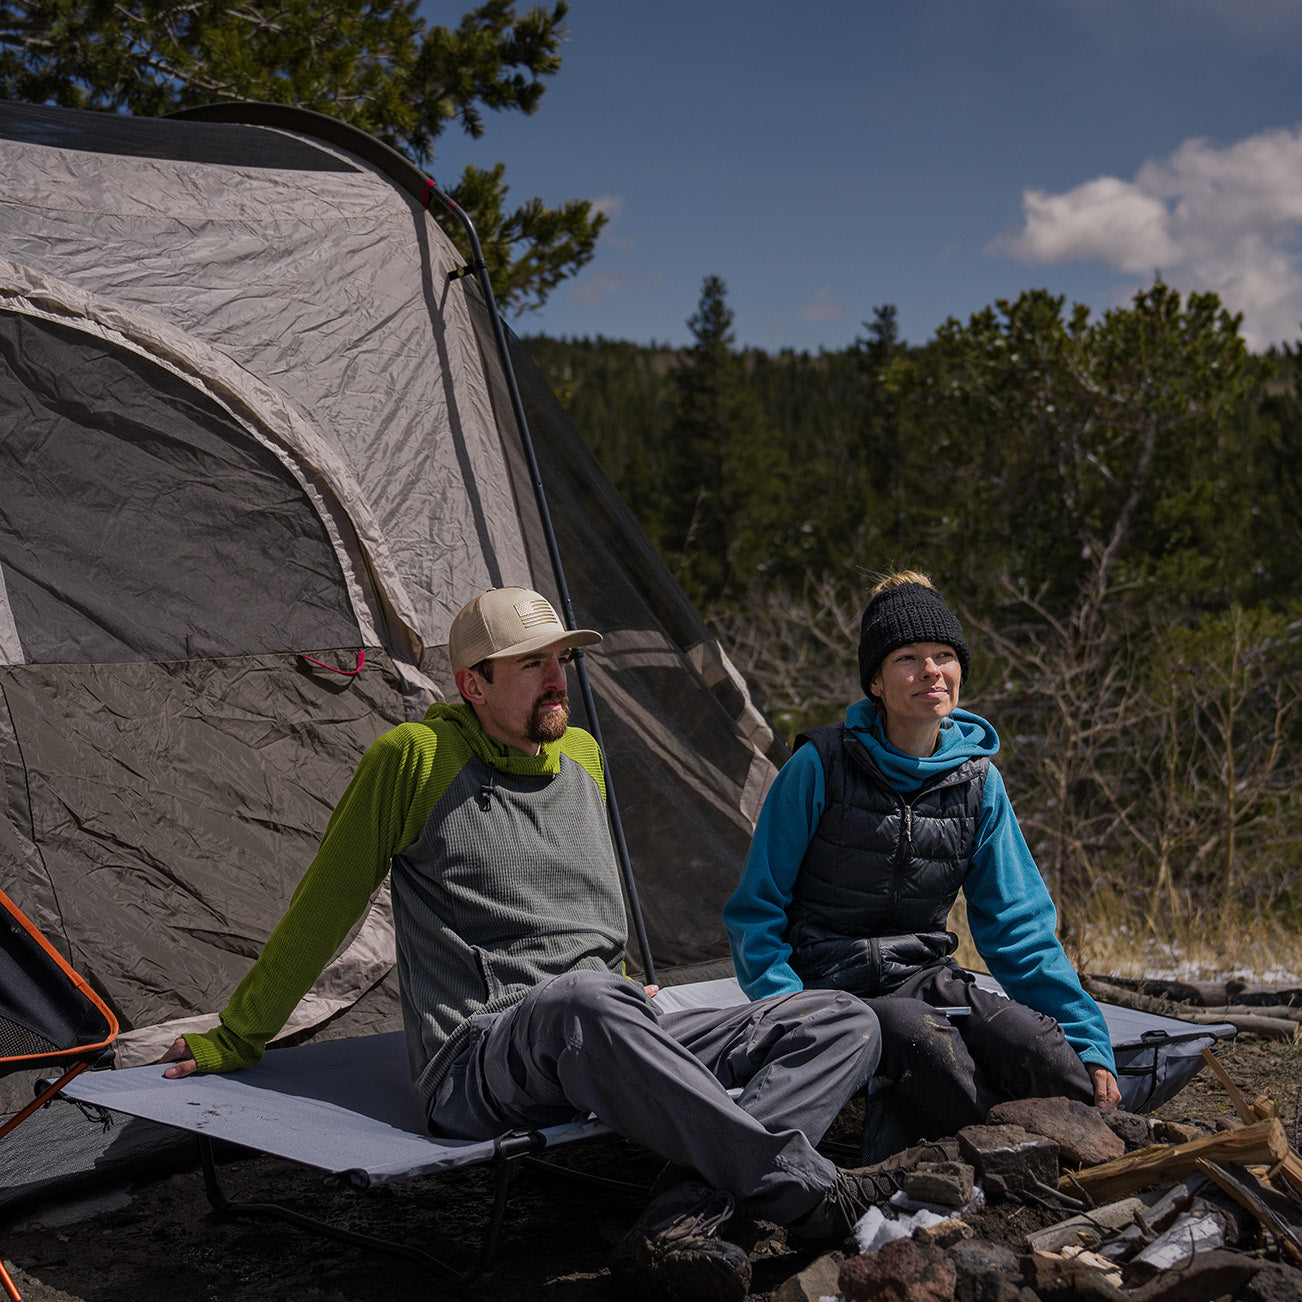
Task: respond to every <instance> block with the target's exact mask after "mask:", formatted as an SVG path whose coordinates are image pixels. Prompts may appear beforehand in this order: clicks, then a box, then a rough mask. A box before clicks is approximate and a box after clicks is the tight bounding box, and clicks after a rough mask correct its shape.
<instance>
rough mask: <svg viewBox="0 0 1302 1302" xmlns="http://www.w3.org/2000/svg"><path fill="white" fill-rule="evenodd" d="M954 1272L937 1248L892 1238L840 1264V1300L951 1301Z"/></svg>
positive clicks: (891, 1301) (857, 1301) (846, 1301)
mask: <svg viewBox="0 0 1302 1302" xmlns="http://www.w3.org/2000/svg"><path fill="white" fill-rule="evenodd" d="M957 1278H958V1276H957V1272H956V1271H955V1269H954V1265H953V1263H952V1262H951V1261H950V1260H949V1258H948V1257H947V1256H946V1255H945V1253H943V1252H942V1251H941V1250H940V1249H939V1248H933V1247H930V1246H929V1245H925V1244H920V1243H916V1242H915V1241H914V1240H913V1239H896V1240H895V1242H893V1243H888V1244H887V1245H886V1246H885V1247H884V1248H878V1249H877V1251H876V1252H870V1253H868V1254H867V1256H862V1257H851V1258H850V1259H849V1260H848V1261H847V1262H846V1263H845V1265H844V1266H842V1267H841V1273H840V1276H839V1277H838V1279H837V1287H838V1289H839V1291H840V1294H841V1297H842V1298H843V1299H844V1302H953V1298H954V1285H955V1283H956V1282H957Z"/></svg>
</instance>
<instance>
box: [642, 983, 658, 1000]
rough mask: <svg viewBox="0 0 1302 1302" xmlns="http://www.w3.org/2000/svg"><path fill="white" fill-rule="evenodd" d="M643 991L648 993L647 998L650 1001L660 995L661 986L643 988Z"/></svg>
mask: <svg viewBox="0 0 1302 1302" xmlns="http://www.w3.org/2000/svg"><path fill="white" fill-rule="evenodd" d="M642 989H643V990H645V991H646V997H647V998H648V999H654V998H655V997H656V995H658V994H659V993H660V987H659V986H643V987H642Z"/></svg>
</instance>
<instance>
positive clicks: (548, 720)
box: [527, 692, 570, 746]
mask: <svg viewBox="0 0 1302 1302" xmlns="http://www.w3.org/2000/svg"><path fill="white" fill-rule="evenodd" d="M556 701H559V702H560V703H561V708H560V709H559V710H544V709H543V706H545V705H552V704H554V703H555V702H556ZM569 726H570V698H569V696H568V695H567V694H566V693H565V692H549V693H548V694H547V695H546V696H543V697H540V698H539V700H538V702H537V704H535V705H534V707H533V713H532V714H530V716H529V730H528V733H527V736H528V738H529V740H530V741H532V742H534V743H535V744H537V745H539V746H542V745H545V744H546V743H547V742H549V741H560V739H561V738H562V737H563V736H564V735H565V729H566V728H568V727H569Z"/></svg>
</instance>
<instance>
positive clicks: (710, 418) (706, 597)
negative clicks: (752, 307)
mask: <svg viewBox="0 0 1302 1302" xmlns="http://www.w3.org/2000/svg"><path fill="white" fill-rule="evenodd" d="M732 322H733V314H732V309H731V308H730V307H729V306H728V303H727V286H726V285H725V284H724V283H723V281H722V280H720V279H719V277H718V276H707V277H706V278H705V281H704V283H703V285H702V288H701V298H700V301H699V303H698V305H697V309H696V311H695V313H694V314H693V315H692V316H691V317H689V318H688V321H687V325H688V328H689V329H690V330H691V332H692V338H693V339H694V340H695V342H694V343H693V345H692V347H691V348H690V349H688V350H687V352H686V354H685V355H684V356H683V358H682V361H681V363H680V364H679V366H678V367H677V368H676V369H675V370H674V372H673V375H672V378H673V383H674V389H675V404H674V409H673V417H672V420H671V422H670V425H669V429H668V431H667V434H666V437H665V455H664V475H663V485H664V492H663V497H662V500H661V505H660V509H659V511H658V512H656V515H657V516H658V520H659V538H658V540H657V541H658V542H659V544H660V546H661V550H662V551H663V552H664V553H665V554H666V556H667V557H668V558H669V561H670V564H671V565H673V566H674V568H675V569H676V571H677V573H678V577H679V581H680V582H681V583H682V584H683V586H684V588H686V590H687V592H688V595H689V596H691V597H692V598H693V599H695V600H696V601H698V602H702V603H708V602H711V601H715V600H718V599H719V598H720V597H722V596H723V595H724V594H725V593H726V592H727V591H728V590H729V588H730V586H732V587H737V586H742V587H744V586H746V585H747V584H749V582H750V581H751V580H753V579H755V578H757V577H758V576H760V575H762V574H763V573H764V571H765V569H766V567H767V564H768V562H769V559H770V556H771V552H772V549H773V539H772V537H771V533H770V531H771V530H772V528H773V526H774V515H775V512H774V509H773V508H774V498H775V496H776V495H779V494H780V493H781V491H782V487H781V486H782V482H783V464H782V463H783V461H784V458H783V456H782V454H781V450H780V448H779V446H778V439H777V436H776V435H775V434H774V432H773V431H772V429H771V428H770V427H769V426H768V425H767V423H766V421H765V419H764V413H763V411H762V409H761V407H760V405H759V402H758V401H757V400H756V398H755V396H754V394H752V393H751V392H750V391H749V390H748V389H747V387H746V385H745V382H744V370H743V365H742V361H741V359H740V358H739V357H738V355H737V354H736V353H735V352H734V350H733V343H734V336H733V333H732Z"/></svg>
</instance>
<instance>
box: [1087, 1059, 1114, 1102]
mask: <svg viewBox="0 0 1302 1302" xmlns="http://www.w3.org/2000/svg"><path fill="white" fill-rule="evenodd" d="M1089 1070H1090V1075H1091V1076H1092V1077H1093V1078H1094V1106H1095V1107H1096V1108H1109V1109H1111V1108H1115V1107H1119V1106H1120V1104H1121V1090H1120V1089H1119V1088H1118V1086H1117V1078H1116V1077H1115V1076H1114V1075H1113V1074H1112V1073H1111V1072H1110V1071H1109V1070H1108V1069H1107V1068H1106V1067H1091V1068H1090V1069H1089Z"/></svg>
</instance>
